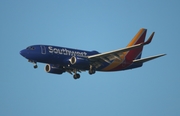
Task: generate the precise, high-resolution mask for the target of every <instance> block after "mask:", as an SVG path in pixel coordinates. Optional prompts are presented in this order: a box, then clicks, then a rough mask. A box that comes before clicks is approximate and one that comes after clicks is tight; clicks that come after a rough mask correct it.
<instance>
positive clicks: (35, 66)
mask: <svg viewBox="0 0 180 116" xmlns="http://www.w3.org/2000/svg"><path fill="white" fill-rule="evenodd" d="M28 61H29V62H31V63H33V64H34V69H36V68H38V65H37V62H35V61H31V60H28Z"/></svg>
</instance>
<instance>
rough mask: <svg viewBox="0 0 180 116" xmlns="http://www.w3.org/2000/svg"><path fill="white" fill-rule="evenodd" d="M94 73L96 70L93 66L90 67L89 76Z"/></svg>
mask: <svg viewBox="0 0 180 116" xmlns="http://www.w3.org/2000/svg"><path fill="white" fill-rule="evenodd" d="M94 73H96V68H95V67H94V66H92V65H90V69H89V74H90V75H92V74H94Z"/></svg>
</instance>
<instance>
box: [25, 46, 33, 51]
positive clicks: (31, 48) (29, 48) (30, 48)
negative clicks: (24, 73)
mask: <svg viewBox="0 0 180 116" xmlns="http://www.w3.org/2000/svg"><path fill="white" fill-rule="evenodd" d="M26 49H27V50H34V49H35V48H34V47H32V46H30V47H27V48H26Z"/></svg>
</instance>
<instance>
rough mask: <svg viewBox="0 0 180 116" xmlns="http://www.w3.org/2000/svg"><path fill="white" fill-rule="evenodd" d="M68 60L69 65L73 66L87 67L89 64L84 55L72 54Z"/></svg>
mask: <svg viewBox="0 0 180 116" xmlns="http://www.w3.org/2000/svg"><path fill="white" fill-rule="evenodd" d="M69 61H70V63H71V65H72V66H75V67H88V68H89V65H90V62H89V60H88V59H87V58H84V57H77V56H73V57H71V58H70V60H69Z"/></svg>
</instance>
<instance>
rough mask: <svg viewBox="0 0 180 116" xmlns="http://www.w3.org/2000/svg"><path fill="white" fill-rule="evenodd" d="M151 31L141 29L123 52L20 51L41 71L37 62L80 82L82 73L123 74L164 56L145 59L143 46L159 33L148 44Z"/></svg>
mask: <svg viewBox="0 0 180 116" xmlns="http://www.w3.org/2000/svg"><path fill="white" fill-rule="evenodd" d="M146 32H147V29H145V28H141V29H140V30H139V31H138V33H137V34H136V35H135V36H134V38H133V39H132V40H131V41H130V43H129V44H128V45H127V46H126V47H125V48H122V49H118V50H113V51H110V52H104V53H99V52H98V51H85V50H78V49H72V48H66V47H58V46H53V45H32V46H29V47H27V48H26V49H23V50H21V51H20V54H21V55H22V56H23V57H25V58H26V59H28V61H29V62H31V63H33V64H34V68H37V67H38V66H37V62H40V63H46V66H45V71H46V72H47V73H52V74H63V73H65V72H68V73H70V74H72V75H73V78H74V79H79V78H80V74H79V73H81V72H82V71H88V72H89V74H90V75H92V74H95V73H96V71H104V72H110V71H121V70H127V69H133V68H138V67H141V66H142V65H143V63H145V62H147V61H150V60H153V59H155V58H159V57H162V56H164V55H166V54H159V55H155V56H151V57H147V58H142V59H141V55H142V51H143V47H144V46H145V45H147V44H149V43H151V41H152V38H153V36H154V34H155V32H153V33H152V34H151V35H150V37H149V38H148V40H147V41H145V42H144V40H145V37H146Z"/></svg>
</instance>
